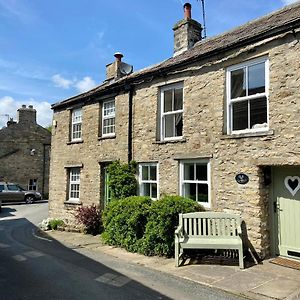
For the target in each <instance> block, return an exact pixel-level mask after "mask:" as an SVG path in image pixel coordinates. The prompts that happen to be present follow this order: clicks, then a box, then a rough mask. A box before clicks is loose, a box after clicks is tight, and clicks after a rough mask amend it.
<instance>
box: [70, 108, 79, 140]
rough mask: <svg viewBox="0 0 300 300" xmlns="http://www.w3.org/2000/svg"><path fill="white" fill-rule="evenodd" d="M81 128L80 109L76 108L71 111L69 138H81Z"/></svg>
mask: <svg viewBox="0 0 300 300" xmlns="http://www.w3.org/2000/svg"><path fill="white" fill-rule="evenodd" d="M81 130H82V109H81V108H77V109H74V110H73V111H72V133H71V140H72V141H76V140H81Z"/></svg>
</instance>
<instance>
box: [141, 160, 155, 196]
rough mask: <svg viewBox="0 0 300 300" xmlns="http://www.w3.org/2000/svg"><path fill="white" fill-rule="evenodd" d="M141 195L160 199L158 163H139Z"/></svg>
mask: <svg viewBox="0 0 300 300" xmlns="http://www.w3.org/2000/svg"><path fill="white" fill-rule="evenodd" d="M139 185H140V195H141V196H149V197H151V198H152V199H158V198H159V197H158V165H157V163H143V164H140V165H139Z"/></svg>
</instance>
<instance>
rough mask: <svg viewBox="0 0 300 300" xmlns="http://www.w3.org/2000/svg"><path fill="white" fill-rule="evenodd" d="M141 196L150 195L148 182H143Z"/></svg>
mask: <svg viewBox="0 0 300 300" xmlns="http://www.w3.org/2000/svg"><path fill="white" fill-rule="evenodd" d="M143 196H149V197H150V196H151V195H150V183H144V184H143Z"/></svg>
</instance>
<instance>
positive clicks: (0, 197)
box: [0, 182, 42, 204]
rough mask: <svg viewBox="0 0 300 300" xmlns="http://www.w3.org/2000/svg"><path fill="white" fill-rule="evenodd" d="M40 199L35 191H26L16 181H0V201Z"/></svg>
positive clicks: (40, 196) (27, 201)
mask: <svg viewBox="0 0 300 300" xmlns="http://www.w3.org/2000/svg"><path fill="white" fill-rule="evenodd" d="M40 199H42V195H41V194H40V193H39V192H37V191H27V190H25V189H23V188H22V187H21V186H19V185H18V184H16V183H10V182H0V201H2V203H3V202H26V203H27V204H30V203H33V202H34V201H36V200H40Z"/></svg>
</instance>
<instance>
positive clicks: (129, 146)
mask: <svg viewBox="0 0 300 300" xmlns="http://www.w3.org/2000/svg"><path fill="white" fill-rule="evenodd" d="M125 90H127V91H128V163H130V162H131V161H132V115H133V113H132V111H133V110H132V103H133V86H132V85H130V86H125Z"/></svg>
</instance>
